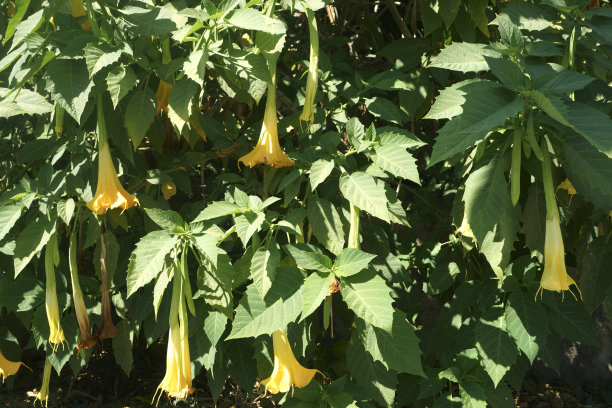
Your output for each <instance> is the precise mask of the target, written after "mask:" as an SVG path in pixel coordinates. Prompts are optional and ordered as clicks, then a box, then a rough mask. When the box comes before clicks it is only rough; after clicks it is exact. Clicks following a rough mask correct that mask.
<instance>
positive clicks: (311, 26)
mask: <svg viewBox="0 0 612 408" xmlns="http://www.w3.org/2000/svg"><path fill="white" fill-rule="evenodd" d="M305 8H306V18H307V19H308V30H309V33H310V63H309V66H308V79H307V80H306V95H305V96H304V108H303V109H302V114H301V115H300V120H301V121H304V122H309V123H312V122H313V121H314V112H313V106H314V98H315V95H316V93H317V83H318V82H319V30H318V28H317V19H316V17H315V14H314V11H312V9H310V8H309V7H305Z"/></svg>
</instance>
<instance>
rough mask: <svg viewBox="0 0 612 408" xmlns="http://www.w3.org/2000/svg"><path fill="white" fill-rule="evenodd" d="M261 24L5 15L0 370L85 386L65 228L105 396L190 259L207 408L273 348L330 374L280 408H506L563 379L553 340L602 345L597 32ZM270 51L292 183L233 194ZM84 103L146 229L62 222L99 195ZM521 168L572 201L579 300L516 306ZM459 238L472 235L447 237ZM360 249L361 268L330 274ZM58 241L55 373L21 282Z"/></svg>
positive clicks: (516, 14)
mask: <svg viewBox="0 0 612 408" xmlns="http://www.w3.org/2000/svg"><path fill="white" fill-rule="evenodd" d="M7 3H12V2H7ZM260 3H261V2H248V3H247V2H245V1H240V0H234V1H232V0H223V1H212V0H203V1H201V2H200V1H191V0H187V1H185V0H174V1H170V2H165V3H163V4H161V5H156V4H155V2H139V1H131V2H125V1H115V0H113V1H95V2H89V1H88V2H87V3H86V9H87V15H86V16H81V17H78V18H75V17H73V16H72V15H71V13H70V2H68V1H53V2H49V1H46V0H44V1H39V0H33V1H28V0H18V1H16V2H15V5H14V7H13V8H12V9H11V8H10V7H7V6H6V5H4V6H3V8H2V10H1V11H0V13H1V14H2V17H1V18H0V32H2V33H4V34H3V36H2V44H3V45H2V52H1V54H0V55H1V58H0V85H1V87H0V168H1V169H2V170H1V174H0V188H1V189H2V195H1V196H0V310H1V313H0V329H1V331H0V349H1V350H2V351H3V353H4V354H5V355H6V356H7V357H10V358H12V359H13V360H18V359H19V352H20V351H19V350H20V349H24V348H37V349H44V350H45V352H46V355H47V356H48V358H49V360H50V361H51V362H52V364H53V366H54V368H55V370H56V371H57V372H58V373H59V372H60V371H61V370H62V369H63V368H64V366H65V365H66V363H69V365H70V368H71V369H72V371H73V372H74V374H75V375H76V374H77V373H78V372H79V371H80V370H81V369H82V368H83V367H84V366H85V365H86V364H87V361H88V359H89V356H90V354H91V352H87V353H83V355H82V356H81V358H79V356H77V354H76V353H75V350H74V347H75V346H76V345H77V344H78V337H79V334H78V333H79V331H78V326H77V324H76V317H75V315H74V308H73V304H72V300H71V298H70V296H69V295H68V294H69V293H70V284H69V278H70V277H69V275H68V269H69V268H68V234H67V232H69V231H70V230H71V229H72V228H78V236H79V245H78V247H79V248H78V260H79V270H80V276H79V278H80V281H81V286H82V289H83V292H84V294H85V302H86V306H87V307H88V311H89V315H90V318H91V321H92V324H93V325H94V326H95V325H99V324H100V315H101V311H100V306H99V298H100V289H99V286H100V279H101V278H100V263H99V262H98V260H99V259H100V251H101V241H100V236H101V232H102V233H103V236H104V244H105V246H106V268H107V272H108V275H109V279H110V291H111V300H112V303H113V306H114V310H115V311H116V314H117V316H115V321H116V326H117V327H118V328H119V330H120V334H119V335H118V336H116V337H114V338H113V340H112V348H113V352H114V355H115V358H116V360H117V363H118V364H119V365H120V366H121V367H122V369H123V370H124V371H125V372H126V373H127V374H129V373H130V372H131V371H132V368H133V364H134V363H135V362H134V361H133V357H132V350H133V349H134V348H136V347H138V348H146V347H148V346H150V345H151V344H153V343H154V342H156V341H158V340H159V339H160V338H163V337H164V335H165V334H166V333H167V332H168V314H169V309H170V298H171V294H170V292H171V288H170V287H171V285H170V284H169V283H170V282H169V277H168V270H169V269H170V268H172V259H171V258H172V256H173V254H176V253H177V251H181V250H185V251H187V262H188V270H189V277H190V281H191V282H190V285H191V287H192V288H194V290H193V294H194V298H193V305H192V306H193V307H194V310H195V311H196V314H195V316H192V317H191V318H190V319H191V320H192V321H191V322H190V324H189V328H190V344H191V358H192V366H193V367H194V368H195V371H194V372H196V373H197V372H199V371H200V370H205V371H206V377H207V386H208V388H209V390H210V392H211V394H212V395H213V398H215V399H216V398H218V396H219V395H220V394H221V392H222V390H223V387H224V385H225V381H226V379H227V377H228V376H231V377H232V379H233V380H234V381H235V382H236V383H237V384H238V385H239V386H241V387H242V388H243V389H245V390H249V391H250V390H252V388H253V384H255V383H256V380H257V378H259V379H263V378H266V377H267V376H269V374H270V373H271V371H272V362H273V352H272V343H271V339H270V336H269V335H270V334H271V333H273V332H274V331H275V330H278V329H283V328H287V332H288V336H289V339H290V340H291V342H292V347H293V350H294V352H295V354H296V356H297V357H298V359H299V360H300V361H301V362H302V363H304V365H306V366H309V367H315V368H317V369H319V370H320V371H321V372H323V373H324V374H325V379H323V378H321V379H320V380H319V381H313V382H311V383H310V385H309V386H308V387H306V388H304V389H296V390H295V392H294V393H293V394H291V395H285V396H282V395H279V396H277V397H276V398H277V399H278V400H279V401H281V402H283V403H284V405H286V406H299V407H328V406H329V407H332V408H341V407H342V408H346V407H354V406H358V407H374V406H405V405H409V404H412V403H417V402H418V403H419V404H422V405H426V406H435V407H445V406H452V404H453V403H462V404H463V405H464V406H468V407H485V406H487V405H490V406H492V407H512V406H516V405H515V404H514V398H513V391H514V392H515V393H516V392H517V391H519V390H520V386H521V382H522V379H523V377H524V374H525V372H526V370H527V369H528V367H529V365H530V364H531V363H533V362H534V361H535V360H536V359H541V360H542V361H544V362H545V363H546V364H548V365H549V366H550V367H552V368H553V369H555V370H557V371H559V369H560V342H561V339H562V338H567V339H570V340H574V341H578V342H581V343H586V344H593V345H597V344H598V339H597V336H596V334H595V331H594V329H593V325H592V324H591V321H590V317H589V315H590V313H592V312H593V310H595V309H596V308H597V307H598V306H599V305H600V304H601V303H602V302H603V301H604V300H605V299H606V297H607V296H608V293H609V291H610V287H611V284H612V278H610V276H611V275H610V274H609V273H607V271H606V270H605V267H606V266H607V265H609V263H610V260H611V259H612V244H611V243H610V241H609V237H610V235H611V231H612V223H611V222H610V212H611V211H612V184H611V183H610V180H612V137H611V136H610V135H612V119H610V111H611V110H612V102H611V100H612V90H611V89H610V87H609V86H608V83H609V82H610V80H611V79H612V78H610V72H611V69H610V66H611V65H612V62H610V61H611V60H610V58H611V56H612V42H611V39H612V33H610V27H612V11H611V9H610V8H606V7H599V8H590V9H586V7H587V5H588V3H589V2H588V1H579V0H543V1H541V2H539V1H537V2H536V1H513V2H503V3H502V2H492V4H489V2H488V1H480V0H469V1H467V2H464V1H459V0H448V1H441V0H440V1H437V0H426V1H422V2H420V1H410V2H405V3H406V4H400V5H397V4H395V3H394V2H392V1H385V2H367V1H366V2H361V1H360V2H355V1H349V0H346V1H344V0H337V1H334V2H329V3H328V4H327V5H326V4H324V3H323V2H318V1H315V0H309V1H303V2H302V1H295V2H294V1H289V0H282V1H280V2H278V3H277V4H276V10H275V13H274V16H273V17H270V16H268V15H266V14H264V13H263V12H262V11H261V6H260ZM9 6H10V5H9ZM304 7H309V8H311V9H313V10H316V17H317V19H318V26H319V35H320V46H321V52H320V55H319V73H320V74H319V89H318V92H317V95H316V98H315V102H316V103H315V107H314V112H315V120H314V123H312V124H310V125H309V126H308V127H305V126H304V124H303V123H302V124H301V123H299V119H298V118H299V114H300V107H301V105H302V104H303V101H304V88H305V83H306V80H305V75H304V73H305V72H306V71H307V69H306V68H305V67H306V66H307V64H308V38H309V35H308V24H307V21H306V18H305V15H304V13H303V9H304ZM9 12H10V13H12V15H11V16H10V18H9ZM84 21H89V22H90V23H91V30H85V29H84V28H83V26H82V24H83V23H84ZM408 22H410V23H408ZM166 41H167V44H169V45H170V47H169V50H170V54H171V60H170V61H169V62H168V61H167V60H166V59H165V57H164V51H163V47H164V45H163V43H164V42H166ZM270 53H275V54H279V59H278V77H277V79H276V84H277V93H278V110H279V122H278V123H279V126H278V127H279V133H280V136H282V137H281V145H283V147H284V149H285V151H286V153H287V154H288V155H289V156H290V157H291V159H292V160H293V161H294V162H295V166H292V167H288V168H283V169H276V168H273V167H268V166H258V167H255V168H254V169H252V170H251V169H243V170H240V169H239V167H238V164H237V160H238V158H239V157H240V156H242V155H243V154H245V153H247V152H248V151H249V150H250V147H251V146H252V145H253V142H254V141H255V140H256V139H257V136H258V135H259V129H260V126H261V121H262V118H263V111H264V103H263V102H264V101H265V98H266V96H265V93H266V89H267V86H268V84H271V83H272V82H273V81H272V78H271V76H270V71H269V70H268V65H267V62H266V55H268V54H270ZM160 81H164V82H167V83H169V84H173V88H172V91H171V93H170V96H169V99H168V110H167V112H165V111H161V112H157V109H156V95H155V92H156V89H157V87H158V84H159V83H160ZM99 95H101V96H102V97H101V98H98V96H99ZM434 99H435V102H434ZM96 100H102V101H103V103H104V104H105V106H104V108H105V109H104V112H105V115H106V122H107V123H108V124H110V125H111V126H109V136H110V142H111V145H112V153H113V157H114V158H115V159H116V160H115V165H116V168H117V170H118V172H119V174H121V179H122V181H123V182H124V183H125V185H126V186H127V190H128V191H130V192H132V193H135V194H136V195H137V197H138V199H139V201H140V204H141V207H140V208H136V209H131V210H129V211H125V212H121V211H120V210H112V211H109V212H108V213H107V214H105V215H104V216H102V217H96V216H95V215H93V214H92V213H91V212H90V211H88V210H87V209H86V208H83V209H82V210H81V211H80V210H79V208H80V207H83V206H84V203H85V202H87V201H89V200H90V199H91V198H92V196H93V193H94V191H95V180H96V171H95V169H96V165H95V163H96V154H95V152H96V150H95V137H94V135H95V130H96V114H95V104H96ZM64 111H65V112H66V113H67V114H66V115H65V117H64V116H63V112H64ZM58 125H59V126H58ZM58 129H59V130H58ZM517 137H518V140H520V141H522V152H521V151H520V150H519V156H518V161H517V160H516V155H515V156H512V154H513V153H514V152H513V151H512V150H513V146H515V145H516V140H517ZM542 148H547V149H550V151H551V153H554V158H555V164H556V165H555V168H554V178H555V183H556V185H559V184H561V182H562V181H563V180H565V179H566V178H567V179H569V180H570V181H571V183H572V185H573V187H575V192H577V194H574V193H575V192H574V191H573V190H571V189H568V190H567V192H566V191H564V190H562V189H559V190H558V191H557V199H558V203H559V207H560V210H561V218H562V225H563V229H564V242H565V247H566V251H567V253H566V261H567V265H568V269H569V270H570V271H574V270H576V271H577V275H576V274H573V273H572V272H570V273H572V274H573V276H574V277H575V280H576V281H577V282H578V284H579V287H580V290H581V292H582V296H583V300H584V301H583V302H581V301H575V300H574V299H573V298H572V299H566V300H565V301H564V302H563V301H562V295H561V294H557V293H551V292H546V293H545V294H544V296H543V299H542V300H541V301H535V300H534V295H535V293H536V290H537V288H538V286H539V277H540V274H541V269H542V264H543V248H544V225H545V211H546V208H545V204H544V191H543V188H542V172H541V165H540V154H541V150H540V149H542ZM511 156H512V160H511ZM521 158H522V159H521ZM517 163H518V165H517ZM511 179H512V183H510V181H509V180H511ZM510 184H512V189H511V186H510ZM169 185H172V186H174V188H175V189H176V194H174V188H172V189H171V190H172V193H171V194H169V193H168V190H167V189H165V188H164V186H169ZM516 189H518V192H517V190H516ZM569 193H572V195H570V194H569ZM77 215H78V219H76V220H75V218H76V217H77ZM356 220H359V221H356ZM464 221H465V222H466V223H467V225H469V227H470V229H471V233H470V234H468V233H464V234H463V235H461V234H455V233H453V232H454V230H456V229H458V228H459V227H460V226H461V225H462V223H463V222H464ZM356 224H358V225H359V229H358V231H359V232H360V237H358V239H359V241H360V248H359V249H358V248H354V247H351V248H347V246H348V242H349V240H350V236H349V235H350V233H351V230H352V229H353V228H355V226H356ZM77 225H78V226H77ZM53 233H57V234H58V235H59V236H60V253H61V255H60V263H59V267H58V268H57V272H58V273H57V276H58V279H57V291H58V294H59V306H60V311H61V312H62V325H63V327H64V332H65V333H66V339H67V341H68V343H69V347H68V348H66V349H63V350H62V349H60V350H58V351H57V352H55V353H54V352H53V350H51V348H50V347H49V346H48V344H47V341H46V340H47V338H48V335H49V325H48V322H47V319H46V314H45V306H44V261H43V258H41V256H40V254H41V250H42V249H43V248H44V247H45V245H46V243H47V241H48V240H49V237H50V236H51V235H52V234H53ZM92 266H93V268H92ZM160 371H161V368H160ZM160 379H161V378H160Z"/></svg>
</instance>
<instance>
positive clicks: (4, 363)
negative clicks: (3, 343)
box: [0, 351, 24, 382]
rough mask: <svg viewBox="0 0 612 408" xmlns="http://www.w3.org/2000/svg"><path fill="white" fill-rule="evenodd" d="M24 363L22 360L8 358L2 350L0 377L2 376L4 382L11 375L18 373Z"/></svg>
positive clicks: (0, 355)
mask: <svg viewBox="0 0 612 408" xmlns="http://www.w3.org/2000/svg"><path fill="white" fill-rule="evenodd" d="M22 365H24V364H23V363H22V362H20V361H19V362H17V361H10V360H7V359H6V357H4V355H3V354H2V351H0V377H2V382H4V380H6V378H7V377H8V376H9V375H14V374H15V373H17V370H19V367H21V366H22Z"/></svg>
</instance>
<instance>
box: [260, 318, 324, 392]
mask: <svg viewBox="0 0 612 408" xmlns="http://www.w3.org/2000/svg"><path fill="white" fill-rule="evenodd" d="M272 343H273V345H274V369H273V370H272V375H271V376H270V377H269V378H266V379H265V380H263V381H261V384H262V385H264V386H265V387H266V392H267V391H270V392H271V393H272V394H277V393H278V392H288V391H289V390H290V389H291V387H293V386H294V385H296V386H298V387H300V388H303V387H305V386H307V385H308V383H310V381H311V380H312V378H313V377H314V375H315V374H316V373H317V372H318V370H315V369H311V368H304V367H302V365H301V364H300V363H299V362H298V361H297V360H296V358H295V356H294V355H293V351H292V350H291V346H290V345H289V339H288V338H287V334H286V333H285V331H284V330H277V331H275V332H274V333H272Z"/></svg>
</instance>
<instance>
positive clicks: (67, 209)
mask: <svg viewBox="0 0 612 408" xmlns="http://www.w3.org/2000/svg"><path fill="white" fill-rule="evenodd" d="M74 209H75V204H74V200H73V199H72V198H68V199H67V200H61V201H59V202H58V203H57V213H58V215H59V216H60V218H61V219H62V221H64V223H65V224H66V225H70V220H71V219H72V216H73V215H74ZM0 239H1V235H0Z"/></svg>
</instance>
